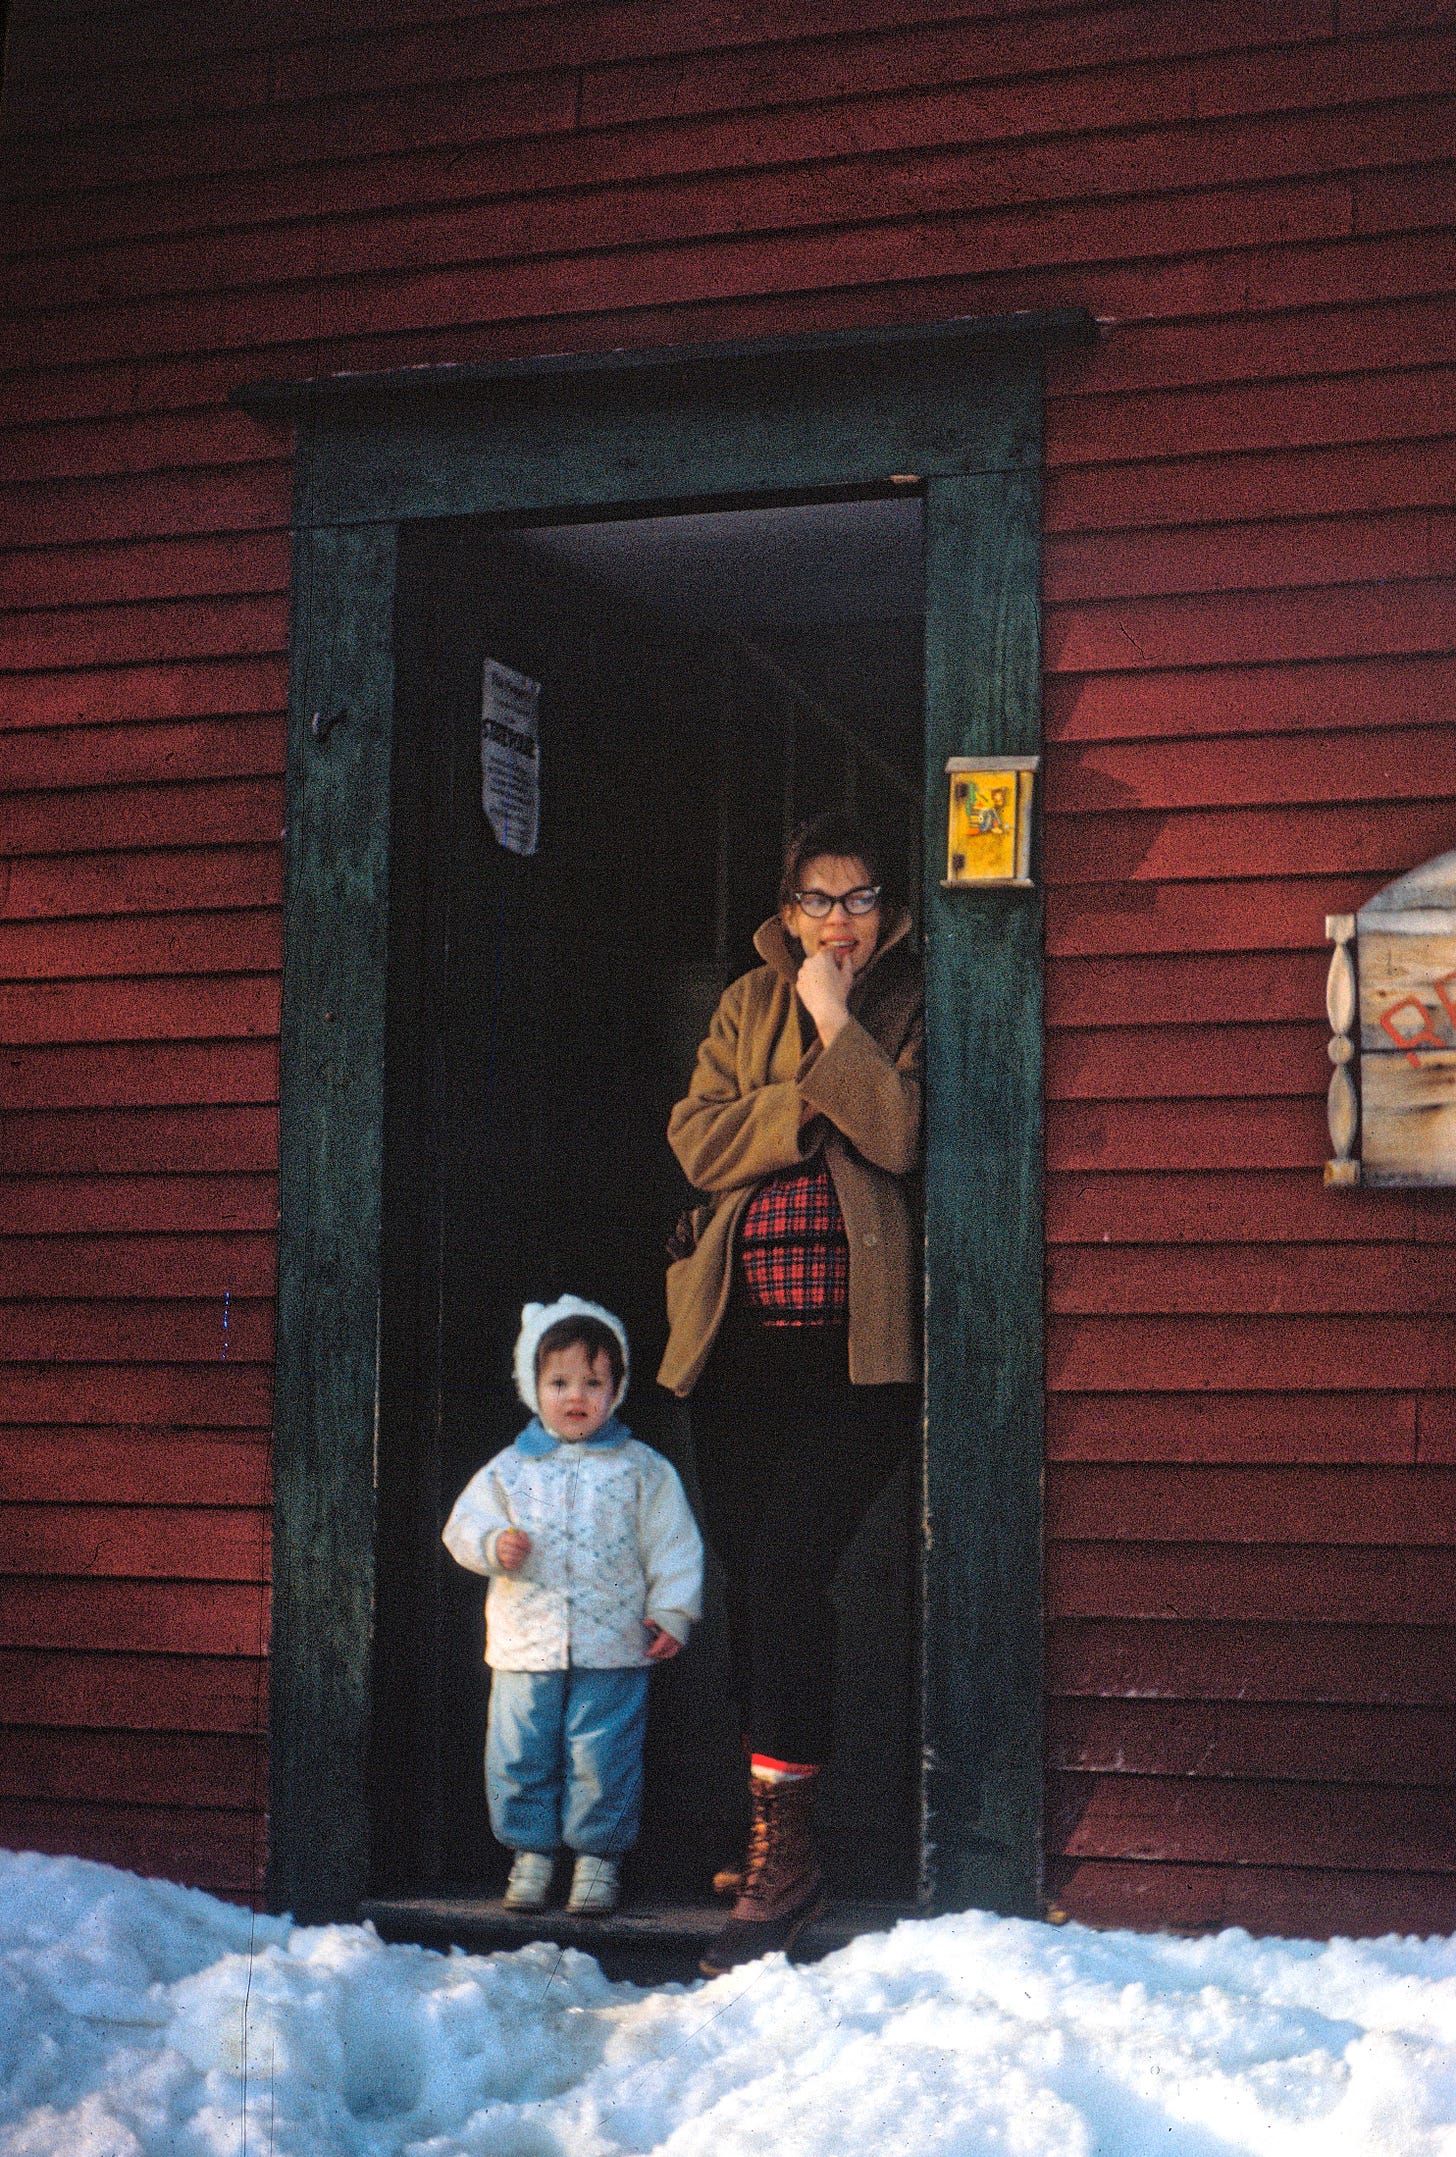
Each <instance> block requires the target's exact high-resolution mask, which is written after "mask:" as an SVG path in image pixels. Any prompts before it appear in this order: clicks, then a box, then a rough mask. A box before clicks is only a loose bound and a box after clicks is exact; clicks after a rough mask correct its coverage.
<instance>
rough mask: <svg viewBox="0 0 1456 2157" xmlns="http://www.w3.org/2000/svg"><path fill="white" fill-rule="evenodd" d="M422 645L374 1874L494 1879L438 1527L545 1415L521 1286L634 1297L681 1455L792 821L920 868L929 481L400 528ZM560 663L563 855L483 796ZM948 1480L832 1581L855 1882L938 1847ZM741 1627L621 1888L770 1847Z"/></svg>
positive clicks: (392, 1085)
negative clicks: (685, 1364)
mask: <svg viewBox="0 0 1456 2157" xmlns="http://www.w3.org/2000/svg"><path fill="white" fill-rule="evenodd" d="M394 643H395V654H396V673H397V696H396V742H395V774H394V788H393V820H394V830H393V844H392V875H391V890H390V982H389V1024H388V1051H387V1064H386V1125H385V1180H384V1194H383V1197H384V1254H385V1262H384V1278H383V1300H382V1310H383V1327H382V1336H381V1340H382V1353H381V1372H380V1422H379V1450H378V1480H377V1494H378V1532H377V1544H376V1548H377V1568H378V1570H377V1593H376V1620H375V1648H374V1682H373V1717H372V1727H373V1753H372V1761H371V1781H372V1798H373V1803H372V1819H373V1860H372V1869H373V1880H372V1883H371V1884H372V1887H373V1890H374V1892H375V1893H411V1892H413V1893H421V1892H433V1893H440V1892H447V1893H448V1892H451V1891H455V1892H460V1893H462V1894H474V1895H481V1894H490V1893H494V1892H496V1891H497V1890H498V1888H499V1884H500V1882H501V1880H502V1879H503V1877H504V1870H505V1862H506V1860H505V1857H504V1854H503V1853H501V1852H500V1851H499V1850H498V1849H497V1847H496V1845H495V1844H494V1843H493V1841H492V1840H491V1837H490V1834H489V1830H488V1827H487V1824H486V1820H485V1807H484V1797H483V1791H482V1788H481V1766H480V1748H481V1742H482V1739H483V1732H484V1711H485V1697H486V1673H485V1671H484V1669H483V1666H482V1663H481V1616H480V1605H481V1584H480V1583H479V1582H478V1581H476V1580H474V1579H472V1578H471V1577H469V1576H467V1575H465V1574H463V1573H460V1572H459V1571H458V1570H457V1569H456V1568H455V1567H454V1566H453V1565H452V1564H451V1563H450V1561H449V1559H448V1558H447V1557H446V1556H445V1553H444V1551H443V1550H442V1548H441V1546H440V1543H439V1528H440V1525H441V1523H442V1522H443V1520H444V1517H445V1515H446V1513H447V1512H448V1510H449V1507H450V1504H451V1502H452V1500H453V1498H454V1496H455V1495H456V1493H457V1492H458V1491H459V1489H460V1488H461V1487H462V1485H463V1484H464V1483H465V1482H466V1481H467V1480H468V1478H469V1476H470V1475H471V1474H472V1473H473V1472H474V1470H475V1469H476V1468H477V1467H479V1466H480V1465H481V1463H482V1462H483V1461H484V1460H485V1459H486V1458H487V1457H488V1456H489V1454H490V1453H492V1452H494V1451H495V1450H496V1449H497V1448H498V1447H499V1446H501V1445H503V1444H506V1443H508V1442H509V1441H510V1439H511V1438H512V1437H513V1436H514V1434H515V1432H516V1430H517V1429H518V1428H519V1425H520V1422H521V1421H522V1420H523V1414H522V1411H520V1410H519V1407H518V1404H516V1403H515V1401H514V1399H513V1396H512V1394H511V1390H510V1382H509V1362H510V1347H511V1343H512V1341H513V1339H514V1335H515V1331H516V1326H517V1322H518V1317H519V1311H520V1306H521V1304H522V1302H523V1301H525V1300H526V1299H528V1298H535V1299H550V1298H551V1297H554V1296H556V1295H557V1294H559V1293H561V1292H562V1291H563V1290H566V1289H570V1290H573V1291H575V1292H577V1293H580V1294H584V1295H587V1296H590V1297H592V1298H594V1299H596V1300H599V1301H601V1302H603V1303H605V1304H607V1305H608V1306H609V1307H610V1308H612V1309H614V1310H616V1311H618V1312H620V1313H621V1315H622V1316H623V1318H624V1319H625V1320H626V1322H627V1325H628V1328H629V1331H630V1334H631V1339H632V1348H633V1382H632V1388H631V1392H630V1394H629V1397H628V1400H627V1403H626V1406H625V1410H624V1413H625V1419H626V1421H627V1422H628V1423H629V1424H630V1425H631V1427H632V1428H633V1430H634V1431H635V1432H636V1434H637V1435H638V1436H639V1437H641V1438H643V1439H645V1440H646V1441H647V1442H648V1443H650V1444H652V1445H655V1446H658V1447H659V1448H660V1449H661V1450H662V1451H663V1452H665V1453H666V1454H667V1455H668V1456H669V1458H671V1459H672V1460H674V1462H675V1463H676V1464H677V1465H678V1466H679V1468H680V1469H682V1470H683V1471H684V1473H685V1475H686V1477H687V1479H688V1481H689V1487H690V1488H691V1474H692V1464H691V1449H690V1442H689V1437H688V1430H687V1419H686V1418H685V1416H684V1414H683V1410H682V1407H681V1405H680V1404H678V1403H676V1402H674V1401H673V1400H672V1399H671V1398H670V1397H669V1396H668V1395H667V1394H666V1393H664V1392H662V1391H661V1390H660V1389H659V1388H658V1387H657V1386H656V1385H655V1383H654V1373H655V1370H656V1366H657V1363H658V1360H659V1358H660V1355H661V1351H662V1347H663V1342H664V1337H665V1320H664V1314H663V1292H662V1282H663V1270H664V1265H665V1257H664V1252H663V1243H664V1239H665V1237H666V1234H667V1232H668V1230H669V1228H670V1227H671V1224H672V1222H673V1220H674V1219H675V1218H676V1215H677V1213H678V1211H679V1209H680V1207H681V1206H682V1204H683V1203H684V1202H685V1200H686V1198H687V1196H688V1194H687V1190H686V1186H685V1185H684V1184H683V1182H682V1179H681V1176H680V1174H679V1171H678V1170H677V1167H676V1164H675V1162H674V1161H673V1159H672V1156H671V1154H670V1153H669V1151H668V1149H667V1145H666V1142H665V1136H664V1132H665V1125H666V1120H667V1113H668V1110H669V1108H670V1106H671V1104H672V1102H673V1101H674V1100H675V1099H676V1098H677V1097H678V1096H679V1095H680V1094H681V1093H682V1092H683V1091H684V1090H685V1087H686V1082H687V1077H688V1073H689V1071H690V1069H691V1064H692V1058H693V1054H694V1051H695V1049H696V1045H697V1042H698V1040H699V1039H700V1038H701V1036H702V1034H703V1033H704V1032H705V1030H706V1027H707V1022H708V1019H709V1017H710V1015H711V1013H712V1009H713V1006H714V1003H715V1002H716V999H717V996H718V994H719V992H720V991H721V989H722V988H723V987H724V985H725V984H726V982H727V981H728V980H730V979H731V978H732V977H733V976H734V975H736V974H738V973H740V972H742V971H743V970H744V969H745V968H746V967H749V966H751V965H753V964H755V963H756V958H755V954H754V952H753V949H752V935H753V931H754V929H755V928H756V927H757V925H758V924H759V922H760V921H761V920H763V919H764V917H765V916H766V915H767V914H768V913H770V912H771V911H772V907H773V900H774V892H775V887H776V884H777V874H778V861H779V855H780V852H781V847H782V841H783V837H784V835H785V833H786V831H787V830H788V829H789V828H790V827H791V826H792V825H793V824H794V823H795V822H797V821H799V820H800V819H801V818H803V817H805V816H808V815H812V814H815V813H817V812H819V811H821V810H823V809H826V808H831V807H838V806H848V807H852V808H854V809H856V810H857V811H858V812H859V813H860V814H861V815H863V816H864V817H865V818H866V819H867V820H869V821H870V822H871V823H873V824H874V825H875V826H877V827H878V828H879V829H880V830H881V831H882V832H883V833H884V835H885V838H886V840H887V843H888V845H889V846H890V848H891V849H892V850H893V851H894V853H895V854H896V855H898V857H899V859H900V860H901V862H902V864H903V868H904V875H905V884H906V889H907V890H908V891H909V892H910V893H911V894H912V895H913V894H916V893H918V890H919V887H920V862H919V858H918V857H919V848H920V843H921V828H922V824H921V785H922V781H921V772H922V766H923V760H924V754H923V732H924V718H923V712H924V689H923V680H922V667H923V650H924V578H923V569H922V503H921V500H920V498H919V495H918V492H916V491H915V490H913V489H908V488H905V489H896V490H891V491H888V492H887V491H885V490H883V489H882V490H880V491H878V492H875V493H859V494H856V495H853V496H848V497H847V496H844V495H840V496H837V497H832V498H825V497H822V496H821V497H819V498H817V499H813V500H807V501H795V502H782V501H768V502H763V501H760V502H756V503H751V504H743V503H738V504H733V505H713V506H703V505H694V506H692V507H690V508H686V509H681V510H677V511H674V512H673V513H671V514H652V515H643V516H618V517H613V518H610V519H605V520H604V519H601V518H597V519H595V520H593V521H578V522H554V523H545V522H542V523H533V524H529V525H526V524H517V525H514V526H512V527H510V528H508V529H507V528H503V527H502V526H501V525H500V524H499V523H494V524H492V523H488V522H486V521H485V520H480V519H471V520H463V519H462V520H458V521H457V520H439V521H435V522H432V523H430V524H428V525H420V526H414V527H406V528H405V529H404V530H403V532H402V534H401V555H400V570H399V583H398V593H397V603H396V620H395V638H394ZM487 659H495V660H498V661H501V662H503V663H504V664H505V665H507V666H509V667H511V668H513V669H515V670H517V671H518V672H520V673H522V674H525V675H528V676H530V677H531V678H532V679H533V680H535V681H538V682H540V684H541V685H542V686H541V701H540V736H541V812H540V839H539V847H538V850H537V852H536V853H535V854H534V855H531V856H529V857H520V856H516V855H512V854H509V853H507V852H506V851H505V850H504V849H502V848H501V846H500V845H499V843H498V842H497V840H496V839H495V837H494V836H493V834H492V833H491V831H490V828H489V826H488V824H487V822H486V819H485V817H484V814H483V812H482V807H481V782H480V721H481V683H482V672H483V668H484V665H485V662H486V660H487ZM917 1500H918V1492H917V1491H916V1490H914V1489H912V1488H911V1481H910V1478H909V1477H906V1478H904V1479H903V1480H902V1481H900V1482H899V1483H897V1484H895V1485H893V1486H892V1487H891V1488H890V1489H889V1490H888V1491H887V1492H886V1493H885V1495H884V1497H883V1498H882V1500H881V1501H880V1503H879V1505H878V1506H877V1507H876V1509H875V1512H874V1514H873V1515H872V1517H871V1520H870V1521H869V1522H867V1523H866V1527H865V1530H864V1532H863V1533H862V1534H861V1536H860V1538H859V1540H858V1542H857V1543H856V1546H855V1548H854V1549H853V1550H852V1551H851V1553H850V1555H849V1558H848V1559H847V1561H846V1563H845V1565H844V1567H843V1569H842V1572H841V1576H840V1584H839V1588H838V1591H837V1599H838V1601H839V1603H840V1606H841V1620H842V1634H841V1638H842V1645H843V1648H844V1654H843V1657H842V1675H841V1683H840V1697H839V1699H838V1702H837V1724H838V1729H839V1739H838V1743H837V1747H836V1761H835V1765H834V1768H833V1769H832V1770H831V1771H830V1772H829V1773H828V1774H827V1775H826V1777H825V1779H824V1786H823V1794H822V1800H821V1805H820V1820H821V1827H822V1833H823V1840H824V1845H825V1855H826V1861H827V1866H828V1870H829V1873H830V1878H831V1885H832V1886H833V1888H834V1889H835V1890H836V1891H837V1892H838V1893H840V1894H843V1895H851V1896H854V1897H856V1898H861V1899H876V1900H878V1899H883V1900H891V1901H898V1900H904V1899H906V1898H908V1897H909V1896H910V1895H911V1894H912V1893H913V1890H914V1885H915V1881H916V1878H917V1873H918V1866H919V1849H918V1839H919V1765H918V1763H919V1733H918V1725H917V1699H918V1678H917V1672H918V1660H919V1646H918V1626H919V1612H918V1592H917V1581H918V1538H917V1528H916V1521H917V1516H918V1503H917ZM723 1652H724V1651H723V1641H722V1633H721V1621H720V1619H719V1617H718V1614H717V1607H716V1598H715V1597H713V1596H712V1595H710V1604H709V1616H708V1619H707V1621H706V1622H705V1624H704V1626H703V1627H702V1628H700V1630H699V1633H698V1635H697V1636H696V1638H695V1640H694V1642H693V1645H692V1649H691V1652H690V1653H689V1654H688V1655H687V1656H685V1657H683V1658H682V1659H681V1660H680V1661H679V1662H678V1663H676V1664H674V1665H672V1666H669V1667H668V1668H666V1669H665V1670H663V1671H661V1672H660V1673H658V1675H657V1676H656V1677H655V1678H654V1684H653V1711H652V1727H651V1732H650V1736H649V1747H648V1802H647V1808H646V1816H645V1820H644V1827H643V1834H642V1840H641V1843H640V1845H639V1848H638V1852H637V1853H636V1856H635V1859H634V1861H633V1865H632V1870H631V1873H630V1874H629V1879H632V1880H633V1881H634V1884H635V1888H636V1891H637V1893H638V1894H639V1895H640V1896H643V1897H648V1898H658V1899H663V1900H669V1901H671V1900H693V1899H699V1900H700V1899H701V1898H702V1895H703V1891H704V1888H705V1885H706V1881H707V1878H708V1876H709V1874H710V1873H711V1871H712V1869H713V1866H714V1864H715V1863H717V1862H719V1861H720V1860H721V1859H722V1858H723V1857H725V1856H726V1855H728V1854H730V1852H733V1851H734V1848H735V1845H737V1844H738V1843H739V1841H740V1838H741V1827H742V1814H741V1810H740V1792H741V1786H742V1769H741V1763H740V1762H739V1760H738V1757H737V1745H736V1738H735V1735H734V1731H733V1725H732V1718H731V1712H730V1710H729V1708H728V1705H727V1701H726V1694H725V1690H724V1686H723V1682H722V1672H721V1659H722V1656H723Z"/></svg>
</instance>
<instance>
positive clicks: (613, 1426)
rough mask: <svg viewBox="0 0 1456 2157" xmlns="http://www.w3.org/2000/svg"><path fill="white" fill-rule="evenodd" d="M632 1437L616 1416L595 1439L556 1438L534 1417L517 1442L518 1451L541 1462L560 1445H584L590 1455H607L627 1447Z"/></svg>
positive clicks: (607, 1421)
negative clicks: (612, 1450)
mask: <svg viewBox="0 0 1456 2157" xmlns="http://www.w3.org/2000/svg"><path fill="white" fill-rule="evenodd" d="M631 1435H632V1433H631V1432H630V1431H629V1430H628V1428H627V1426H626V1424H625V1423H619V1422H618V1421H617V1418H616V1417H615V1416H608V1417H607V1420H606V1422H605V1423H604V1424H603V1425H602V1427H601V1429H600V1430H599V1431H598V1432H597V1434H596V1436H595V1437H594V1438H569V1439H568V1438H555V1437H553V1436H552V1434H551V1432H550V1431H549V1430H547V1428H546V1426H545V1424H544V1423H543V1422H542V1421H541V1418H540V1417H539V1416H532V1418H531V1420H530V1422H529V1423H528V1424H527V1425H526V1428H525V1429H524V1430H523V1431H522V1432H521V1435H520V1436H519V1438H517V1440H516V1451H517V1452H518V1453H524V1454H525V1455H526V1457H527V1458H528V1459H529V1460H539V1459H540V1458H541V1456H542V1454H543V1453H554V1452H555V1451H556V1448H557V1447H558V1446H559V1445H584V1446H585V1447H586V1449H587V1451H588V1452H589V1453H605V1452H608V1451H609V1450H610V1449H611V1447H613V1446H618V1445H625V1444H626V1443H627V1440H628V1439H629V1438H630V1437H631Z"/></svg>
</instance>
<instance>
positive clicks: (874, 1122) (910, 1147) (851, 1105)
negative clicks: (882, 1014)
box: [800, 1016, 925, 1176]
mask: <svg viewBox="0 0 1456 2157" xmlns="http://www.w3.org/2000/svg"><path fill="white" fill-rule="evenodd" d="M924 1053H925V1021H924V1019H923V1018H921V1017H918V1016H917V1018H916V1020H915V1023H914V1025H913V1026H912V1027H911V1029H910V1032H909V1033H908V1035H907V1036H906V1038H905V1042H904V1045H903V1047H902V1048H901V1050H900V1052H899V1054H898V1055H897V1056H894V1057H890V1056H888V1055H887V1054H886V1053H885V1051H884V1050H883V1049H882V1048H881V1047H880V1044H879V1042H878V1041H876V1039H875V1037H874V1035H873V1034H872V1033H870V1032H868V1031H867V1030H866V1028H865V1027H863V1026H861V1024H860V1022H859V1020H858V1019H857V1018H854V1017H853V1016H851V1018H850V1021H849V1024H848V1025H847V1026H845V1027H844V1028H843V1029H842V1030H841V1031H840V1032H839V1033H838V1034H836V1036H835V1038H834V1040H833V1041H832V1042H831V1043H830V1045H829V1047H828V1048H827V1049H825V1050H824V1052H823V1054H822V1055H821V1056H819V1057H818V1058H817V1059H816V1060H815V1062H814V1063H813V1064H812V1065H811V1066H810V1068H809V1070H808V1071H807V1073H806V1074H805V1076H804V1079H803V1081H802V1084H801V1088H800V1090H801V1091H802V1093H803V1097H804V1099H805V1101H806V1102H807V1103H808V1104H809V1106H810V1107H811V1108H812V1109H814V1110H815V1111H816V1113H817V1114H819V1115H821V1116H827V1117H828V1118H829V1121H830V1122H831V1123H832V1124H833V1125H834V1127H835V1129H836V1130H837V1131H841V1132H843V1134H844V1136H845V1137H846V1138H847V1139H848V1140H849V1142H850V1144H851V1145H852V1146H853V1147H854V1149H855V1151H856V1152H857V1153H859V1154H862V1155H863V1156H864V1158H865V1160H866V1161H872V1162H873V1163H874V1165H875V1167H876V1168H882V1169H885V1170H886V1171H887V1172H888V1173H889V1174H890V1175H892V1176H908V1175H909V1174H910V1173H911V1172H912V1170H913V1169H914V1168H915V1165H916V1163H917V1162H918V1160H919V1158H920V1106H921V1078H920V1073H921V1065H922V1063H923V1061H924Z"/></svg>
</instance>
